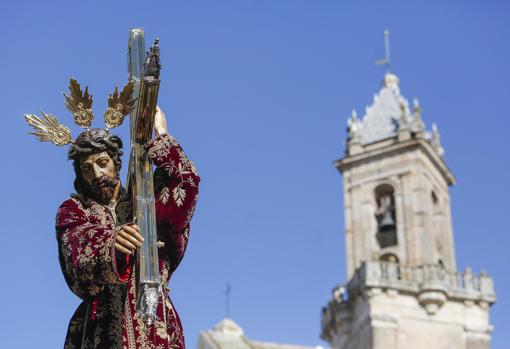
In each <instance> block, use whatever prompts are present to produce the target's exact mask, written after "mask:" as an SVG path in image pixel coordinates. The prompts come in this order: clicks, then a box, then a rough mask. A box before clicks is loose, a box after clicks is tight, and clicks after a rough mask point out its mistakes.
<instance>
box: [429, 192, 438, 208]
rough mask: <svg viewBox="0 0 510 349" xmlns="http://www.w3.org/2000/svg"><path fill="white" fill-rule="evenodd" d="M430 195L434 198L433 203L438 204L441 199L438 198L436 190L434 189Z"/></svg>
mask: <svg viewBox="0 0 510 349" xmlns="http://www.w3.org/2000/svg"><path fill="white" fill-rule="evenodd" d="M430 197H431V198H432V203H433V204H434V205H437V203H438V201H439V199H438V198H437V195H436V193H435V192H434V191H432V192H431V193H430Z"/></svg>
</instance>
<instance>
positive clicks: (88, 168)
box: [81, 165, 91, 173]
mask: <svg viewBox="0 0 510 349" xmlns="http://www.w3.org/2000/svg"><path fill="white" fill-rule="evenodd" d="M90 168H91V167H90V166H89V165H85V166H82V167H81V171H82V172H83V173H89V172H90Z"/></svg>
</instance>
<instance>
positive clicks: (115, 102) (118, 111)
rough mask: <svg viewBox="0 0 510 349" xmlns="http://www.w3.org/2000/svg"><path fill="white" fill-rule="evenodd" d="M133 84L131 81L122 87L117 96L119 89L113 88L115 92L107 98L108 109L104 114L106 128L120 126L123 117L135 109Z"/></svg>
mask: <svg viewBox="0 0 510 349" xmlns="http://www.w3.org/2000/svg"><path fill="white" fill-rule="evenodd" d="M134 87H135V84H134V82H133V81H130V82H128V83H127V84H126V85H124V88H123V89H122V91H121V92H120V94H119V89H118V88H117V86H115V91H113V93H112V94H110V95H109V96H108V108H107V109H106V111H105V112H104V122H105V124H106V127H108V128H114V127H117V126H119V125H120V124H122V121H123V120H124V116H126V115H127V114H129V113H130V112H131V110H133V108H134V107H135V100H134V99H132V97H133V90H134Z"/></svg>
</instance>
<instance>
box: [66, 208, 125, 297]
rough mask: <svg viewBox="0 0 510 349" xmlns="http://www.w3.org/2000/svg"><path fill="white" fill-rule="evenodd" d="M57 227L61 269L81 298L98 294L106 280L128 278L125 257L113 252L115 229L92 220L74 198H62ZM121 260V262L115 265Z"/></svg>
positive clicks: (123, 279)
mask: <svg viewBox="0 0 510 349" xmlns="http://www.w3.org/2000/svg"><path fill="white" fill-rule="evenodd" d="M56 230H57V240H58V244H59V258H60V264H61V267H62V272H63V273H64V277H65V279H66V282H67V284H68V286H69V288H70V289H71V290H72V291H73V292H74V293H75V294H76V295H78V296H79V297H80V298H82V299H83V298H87V297H91V296H92V297H93V296H95V295H97V294H98V293H99V292H101V290H102V287H103V285H105V284H114V283H122V282H125V281H127V280H128V278H129V275H128V273H129V272H130V270H129V269H130V268H126V262H128V261H126V260H123V259H125V258H123V257H121V256H119V257H120V258H117V256H116V250H115V246H114V242H115V234H116V232H115V230H113V229H111V228H110V227H109V226H107V225H104V224H102V223H101V222H99V223H93V222H92V221H91V220H90V219H89V217H88V216H87V214H86V213H85V211H84V210H83V209H82V208H81V207H80V206H79V204H78V203H77V202H76V201H75V200H73V199H70V200H67V201H65V202H64V203H63V204H62V205H61V206H60V208H59V209H58V212H57V219H56ZM120 260H122V266H118V265H117V264H118V262H119V261H120ZM127 264H129V263H127Z"/></svg>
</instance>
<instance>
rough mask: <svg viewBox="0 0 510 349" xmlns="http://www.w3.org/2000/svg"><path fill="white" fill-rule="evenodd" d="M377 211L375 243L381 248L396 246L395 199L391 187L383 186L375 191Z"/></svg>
mask: <svg viewBox="0 0 510 349" xmlns="http://www.w3.org/2000/svg"><path fill="white" fill-rule="evenodd" d="M375 200H376V203H377V210H376V212H375V217H376V219H377V234H376V237H377V241H378V242H379V246H380V247H381V248H385V247H389V246H395V245H397V223H396V220H395V217H396V215H395V197H394V190H393V187H392V186H391V185H388V184H383V185H380V186H379V187H377V189H376V190H375Z"/></svg>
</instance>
